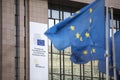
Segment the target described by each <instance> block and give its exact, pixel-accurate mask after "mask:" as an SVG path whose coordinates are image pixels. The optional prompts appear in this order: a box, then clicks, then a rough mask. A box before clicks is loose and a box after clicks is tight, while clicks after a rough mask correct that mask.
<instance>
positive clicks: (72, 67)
mask: <svg viewBox="0 0 120 80" xmlns="http://www.w3.org/2000/svg"><path fill="white" fill-rule="evenodd" d="M71 78H72V80H73V63H72V62H71Z"/></svg>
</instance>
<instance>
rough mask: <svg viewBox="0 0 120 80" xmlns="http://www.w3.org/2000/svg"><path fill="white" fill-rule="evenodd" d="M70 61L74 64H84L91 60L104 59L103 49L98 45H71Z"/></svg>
mask: <svg viewBox="0 0 120 80" xmlns="http://www.w3.org/2000/svg"><path fill="white" fill-rule="evenodd" d="M71 49H72V55H71V58H70V59H71V61H72V62H74V63H76V64H85V63H87V62H89V61H91V60H105V57H104V53H105V49H103V48H102V47H99V46H95V45H91V46H87V47H82V48H76V47H73V46H72V48H71Z"/></svg>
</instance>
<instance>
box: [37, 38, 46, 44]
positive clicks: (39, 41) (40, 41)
mask: <svg viewBox="0 0 120 80" xmlns="http://www.w3.org/2000/svg"><path fill="white" fill-rule="evenodd" d="M37 45H38V46H45V41H44V40H40V39H38V40H37Z"/></svg>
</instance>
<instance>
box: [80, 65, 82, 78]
mask: <svg viewBox="0 0 120 80" xmlns="http://www.w3.org/2000/svg"><path fill="white" fill-rule="evenodd" d="M81 71H82V70H81V64H80V80H82V72H81Z"/></svg>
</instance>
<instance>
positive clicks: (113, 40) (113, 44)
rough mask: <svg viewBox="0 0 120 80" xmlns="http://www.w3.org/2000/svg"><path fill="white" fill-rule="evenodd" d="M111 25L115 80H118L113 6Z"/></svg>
mask: <svg viewBox="0 0 120 80" xmlns="http://www.w3.org/2000/svg"><path fill="white" fill-rule="evenodd" d="M110 11H111V20H112V23H111V26H112V53H113V55H112V56H113V72H114V80H117V75H116V59H115V56H116V55H115V43H114V42H115V39H114V26H113V8H112V7H111V9H110Z"/></svg>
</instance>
